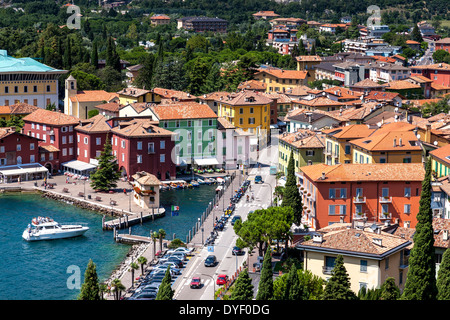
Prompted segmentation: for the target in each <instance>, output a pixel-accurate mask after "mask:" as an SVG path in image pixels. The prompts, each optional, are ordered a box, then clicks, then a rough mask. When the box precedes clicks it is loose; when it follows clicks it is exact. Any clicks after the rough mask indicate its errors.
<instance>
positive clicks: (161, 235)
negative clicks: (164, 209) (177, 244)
mask: <svg viewBox="0 0 450 320" xmlns="http://www.w3.org/2000/svg"><path fill="white" fill-rule="evenodd" d="M158 237H159V250H160V251H161V252H162V250H163V240H164V238H165V237H166V231H165V230H164V229H159V230H158Z"/></svg>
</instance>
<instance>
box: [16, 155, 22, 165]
mask: <svg viewBox="0 0 450 320" xmlns="http://www.w3.org/2000/svg"><path fill="white" fill-rule="evenodd" d="M17 164H22V157H21V156H18V157H17Z"/></svg>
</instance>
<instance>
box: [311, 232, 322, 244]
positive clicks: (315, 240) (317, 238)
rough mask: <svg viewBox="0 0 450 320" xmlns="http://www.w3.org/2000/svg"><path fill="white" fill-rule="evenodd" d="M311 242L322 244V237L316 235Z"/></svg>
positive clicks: (318, 234)
mask: <svg viewBox="0 0 450 320" xmlns="http://www.w3.org/2000/svg"><path fill="white" fill-rule="evenodd" d="M313 242H314V243H322V242H323V235H322V234H320V233H316V234H314V235H313Z"/></svg>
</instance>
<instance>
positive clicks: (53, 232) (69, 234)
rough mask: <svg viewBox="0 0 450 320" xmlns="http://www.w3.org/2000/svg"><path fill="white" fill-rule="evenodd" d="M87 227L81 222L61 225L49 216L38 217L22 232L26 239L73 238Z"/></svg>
mask: <svg viewBox="0 0 450 320" xmlns="http://www.w3.org/2000/svg"><path fill="white" fill-rule="evenodd" d="M88 230H89V227H87V226H84V225H81V224H73V225H72V224H71V225H61V224H59V223H58V222H56V221H54V220H53V219H50V218H43V217H38V218H34V219H33V220H32V221H31V224H29V225H28V227H27V228H26V229H25V230H24V232H23V233H22V238H23V239H24V240H26V241H38V240H54V239H65V238H73V237H78V236H81V235H83V234H84V233H85V232H86V231H88Z"/></svg>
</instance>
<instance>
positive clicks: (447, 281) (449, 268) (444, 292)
mask: <svg viewBox="0 0 450 320" xmlns="http://www.w3.org/2000/svg"><path fill="white" fill-rule="evenodd" d="M436 285H437V289H438V295H437V298H438V300H450V250H449V249H446V250H445V252H444V254H443V256H442V262H441V264H440V265H439V271H438V275H437V280H436Z"/></svg>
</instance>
